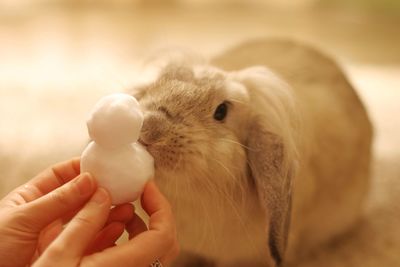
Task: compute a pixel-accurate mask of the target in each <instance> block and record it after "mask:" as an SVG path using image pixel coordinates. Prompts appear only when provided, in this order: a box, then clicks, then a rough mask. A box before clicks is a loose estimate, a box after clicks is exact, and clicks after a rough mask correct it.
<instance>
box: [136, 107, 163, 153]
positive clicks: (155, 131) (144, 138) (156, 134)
mask: <svg viewBox="0 0 400 267" xmlns="http://www.w3.org/2000/svg"><path fill="white" fill-rule="evenodd" d="M167 129H168V123H167V121H166V119H165V118H163V116H162V115H161V114H158V113H152V112H147V113H145V114H144V120H143V126H142V130H141V132H140V137H139V140H138V141H139V142H140V143H142V144H143V145H145V146H148V145H151V144H154V143H157V142H159V141H160V140H161V139H162V137H163V136H165V134H166V133H167Z"/></svg>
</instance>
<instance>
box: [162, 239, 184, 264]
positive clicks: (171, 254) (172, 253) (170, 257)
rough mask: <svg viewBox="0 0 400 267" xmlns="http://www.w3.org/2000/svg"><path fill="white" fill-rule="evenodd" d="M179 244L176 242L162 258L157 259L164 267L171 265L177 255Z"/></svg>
mask: <svg viewBox="0 0 400 267" xmlns="http://www.w3.org/2000/svg"><path fill="white" fill-rule="evenodd" d="M179 251H180V248H179V243H178V242H176V243H175V244H174V245H173V246H172V248H171V249H170V250H169V251H168V253H166V254H165V255H164V256H162V257H161V258H159V261H160V262H161V263H162V264H163V266H164V267H166V266H170V265H171V263H172V262H173V261H174V260H175V259H176V258H177V257H178V255H179Z"/></svg>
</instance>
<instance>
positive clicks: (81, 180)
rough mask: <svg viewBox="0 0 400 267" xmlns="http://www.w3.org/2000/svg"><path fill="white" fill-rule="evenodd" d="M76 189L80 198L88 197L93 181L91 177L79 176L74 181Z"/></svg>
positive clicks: (88, 175) (87, 175) (86, 175)
mask: <svg viewBox="0 0 400 267" xmlns="http://www.w3.org/2000/svg"><path fill="white" fill-rule="evenodd" d="M75 184H76V187H77V188H78V191H79V194H80V195H81V196H85V195H88V194H89V193H91V192H92V189H93V181H92V176H90V174H89V173H83V174H81V175H80V176H79V177H78V178H77V179H76V181H75Z"/></svg>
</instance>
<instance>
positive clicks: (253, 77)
mask: <svg viewBox="0 0 400 267" xmlns="http://www.w3.org/2000/svg"><path fill="white" fill-rule="evenodd" d="M133 95H134V96H135V97H136V98H137V99H138V100H139V103H140V105H141V107H142V109H143V111H144V123H143V127H142V132H141V135H140V139H139V141H140V142H142V143H143V144H144V145H146V146H147V149H148V151H149V152H150V153H151V154H152V156H153V157H154V162H155V168H156V174H155V176H156V179H158V180H159V181H160V182H161V183H165V184H166V185H168V184H173V183H185V184H188V183H189V184H191V185H192V188H195V189H196V190H201V191H203V192H210V193H221V191H222V190H223V191H225V193H228V194H229V195H231V196H235V198H236V199H238V198H239V199H240V198H241V199H245V198H246V194H249V192H251V190H250V191H249V190H246V189H249V188H252V189H255V190H253V191H252V192H257V194H258V197H259V199H260V203H261V204H262V207H263V208H264V209H265V212H266V214H268V220H269V227H268V229H269V233H268V235H269V236H268V237H269V241H268V242H269V247H270V250H271V255H272V256H273V257H274V258H275V260H276V261H277V263H279V262H280V261H281V258H282V257H283V253H284V250H285V246H286V240H287V230H288V223H289V216H290V203H291V184H292V177H293V175H294V166H295V163H296V158H297V157H296V145H295V133H296V131H295V130H296V129H295V126H296V120H295V117H296V116H295V110H294V104H293V99H292V96H291V91H290V89H289V87H288V86H287V85H286V84H285V83H284V82H282V81H281V80H280V79H279V78H277V77H276V76H275V75H274V74H272V73H271V72H269V71H268V70H267V69H266V68H263V67H252V68H248V69H244V70H239V71H236V72H225V71H223V70H220V69H217V68H214V67H211V66H208V65H202V66H190V65H183V66H182V65H174V64H172V65H169V66H167V67H165V68H164V69H163V71H162V72H161V74H160V75H159V77H158V78H157V79H156V80H155V81H154V82H152V83H150V84H147V85H145V86H141V87H138V88H135V89H134V91H133ZM169 187H170V188H173V189H172V190H174V189H175V187H174V186H173V185H171V186H169ZM169 187H168V186H166V187H165V188H169ZM189 194H190V193H189Z"/></svg>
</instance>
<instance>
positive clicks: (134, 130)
mask: <svg viewBox="0 0 400 267" xmlns="http://www.w3.org/2000/svg"><path fill="white" fill-rule="evenodd" d="M142 124H143V113H142V112H141V110H140V107H139V103H138V102H137V101H136V99H135V98H134V97H133V96H131V95H128V94H122V93H121V94H112V95H109V96H105V97H103V98H102V99H100V101H99V102H97V104H96V105H95V106H94V108H93V110H92V113H91V115H90V117H89V119H88V121H87V127H88V131H89V136H90V138H92V139H93V141H94V142H96V143H97V144H98V145H100V146H102V147H104V148H109V149H113V148H117V147H121V146H123V145H127V144H130V143H133V142H136V141H137V139H138V138H139V133H140V129H141V128H142Z"/></svg>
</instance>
